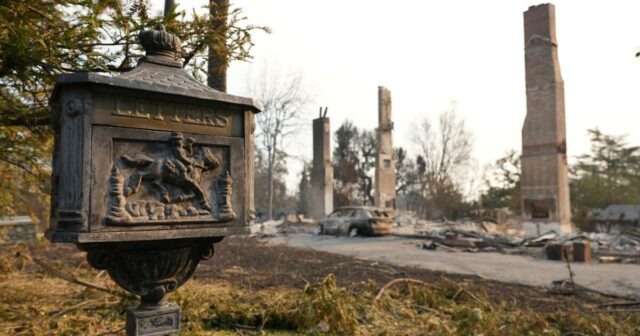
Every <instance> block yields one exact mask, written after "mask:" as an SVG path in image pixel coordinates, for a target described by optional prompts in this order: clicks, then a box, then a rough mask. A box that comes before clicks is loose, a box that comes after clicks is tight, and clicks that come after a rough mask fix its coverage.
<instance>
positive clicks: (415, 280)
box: [373, 278, 438, 302]
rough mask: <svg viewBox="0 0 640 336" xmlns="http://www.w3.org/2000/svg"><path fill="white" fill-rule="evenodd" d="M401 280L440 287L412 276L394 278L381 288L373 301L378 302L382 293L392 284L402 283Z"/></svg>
mask: <svg viewBox="0 0 640 336" xmlns="http://www.w3.org/2000/svg"><path fill="white" fill-rule="evenodd" d="M401 282H404V283H409V282H410V283H414V284H418V285H422V286H425V287H430V288H436V289H437V288H438V287H436V286H434V285H432V284H428V283H426V282H424V281H421V280H417V279H411V278H400V279H394V280H391V281H390V282H389V283H387V284H386V285H384V286H383V287H382V288H380V291H379V292H378V294H377V295H376V297H375V298H374V299H373V302H376V301H378V300H380V298H381V297H382V294H383V293H384V291H386V290H387V289H389V287H391V286H393V285H395V284H397V283H401Z"/></svg>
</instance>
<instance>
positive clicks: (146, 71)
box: [51, 57, 262, 113]
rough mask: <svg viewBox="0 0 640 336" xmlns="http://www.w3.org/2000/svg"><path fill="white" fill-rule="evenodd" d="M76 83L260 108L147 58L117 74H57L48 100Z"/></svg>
mask: <svg viewBox="0 0 640 336" xmlns="http://www.w3.org/2000/svg"><path fill="white" fill-rule="evenodd" d="M78 84H80V85H82V84H98V85H107V86H112V87H117V88H125V89H131V90H141V91H148V92H156V93H161V94H168V95H176V96H182V97H189V98H196V99H201V100H207V101H212V102H221V103H228V104H232V105H236V106H241V107H243V108H245V109H247V110H249V111H251V112H253V113H259V112H260V110H261V109H262V107H261V106H260V104H259V103H258V102H256V101H254V100H253V99H251V98H247V97H241V96H236V95H231V94H228V93H224V92H220V91H218V90H215V89H213V88H210V87H208V86H206V85H204V84H202V83H200V82H199V81H197V80H196V79H195V78H193V77H192V76H191V75H189V74H188V73H187V72H186V71H184V69H182V68H181V67H180V68H178V67H174V66H167V65H161V64H156V63H152V62H151V61H150V60H149V57H146V58H143V59H142V60H141V61H140V63H139V65H138V66H137V67H136V68H135V69H133V70H131V71H129V72H126V73H124V74H121V75H118V76H106V75H100V74H97V73H91V72H79V73H73V74H65V75H61V76H60V77H58V79H57V80H56V84H55V87H54V89H53V94H52V95H51V100H55V99H56V97H57V95H58V94H59V91H60V89H61V88H62V87H63V86H66V85H78Z"/></svg>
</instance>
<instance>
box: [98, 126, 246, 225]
mask: <svg viewBox="0 0 640 336" xmlns="http://www.w3.org/2000/svg"><path fill="white" fill-rule="evenodd" d="M163 153H164V155H161V156H160V157H158V155H157V154H156V155H150V154H145V153H138V154H135V155H128V154H123V155H120V156H119V157H118V160H117V161H118V162H116V163H114V165H113V167H112V170H111V175H110V178H109V187H110V188H109V195H108V196H109V202H108V206H107V215H106V216H105V221H106V223H108V224H112V225H122V224H134V223H143V222H144V223H148V222H150V221H151V222H158V221H159V222H165V221H176V220H192V219H194V218H208V219H211V218H212V216H213V215H212V212H213V210H212V206H211V204H210V203H209V200H208V199H207V193H206V192H205V189H204V187H203V185H202V183H203V181H202V176H203V173H205V172H211V175H212V176H213V177H214V178H213V182H210V183H209V185H208V186H207V187H209V188H211V187H215V188H216V192H215V195H213V196H212V197H211V198H212V199H213V200H214V201H217V204H216V205H217V207H216V208H217V209H218V213H217V216H215V217H217V219H219V220H223V221H228V220H233V219H235V217H236V214H235V212H234V211H233V207H232V205H231V193H232V186H231V184H232V183H233V180H232V179H231V176H230V175H229V172H228V171H227V172H224V173H222V167H221V164H220V161H219V159H218V158H217V157H216V155H215V154H214V153H213V152H212V151H211V149H209V148H208V147H206V146H196V145H195V140H194V139H193V138H187V139H186V140H185V139H184V137H183V135H182V134H181V133H177V132H174V133H171V135H170V136H169V139H168V141H167V148H166V151H163ZM118 163H119V164H118ZM118 166H120V167H121V168H118ZM123 170H126V171H127V172H130V173H129V176H128V177H127V178H126V179H125V178H124V176H123ZM221 173H222V174H221ZM219 177H221V178H219ZM216 180H218V183H215V181H216ZM145 181H146V182H147V183H146V184H144V185H146V186H147V189H148V190H147V194H148V195H154V197H153V198H152V199H149V197H148V196H145V197H142V196H138V197H133V196H134V195H136V194H137V193H140V191H141V186H142V185H143V182H145Z"/></svg>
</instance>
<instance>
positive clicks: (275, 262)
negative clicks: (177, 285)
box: [0, 237, 640, 335]
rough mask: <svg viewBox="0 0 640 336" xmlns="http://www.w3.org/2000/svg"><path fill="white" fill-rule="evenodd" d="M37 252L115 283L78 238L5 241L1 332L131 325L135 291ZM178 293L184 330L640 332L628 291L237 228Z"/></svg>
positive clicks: (78, 331)
mask: <svg viewBox="0 0 640 336" xmlns="http://www.w3.org/2000/svg"><path fill="white" fill-rule="evenodd" d="M34 260H40V261H39V262H44V263H46V264H48V265H50V266H52V267H54V268H55V269H57V270H59V271H60V272H63V273H66V274H72V275H74V276H77V277H78V278H81V279H86V280H88V281H89V282H93V283H96V284H98V285H101V286H108V287H111V288H114V287H115V284H113V282H112V281H111V280H110V279H109V278H108V276H107V275H106V274H104V272H99V271H96V270H93V269H91V268H90V267H89V266H88V264H87V262H86V260H85V254H84V253H83V252H81V251H79V250H78V249H77V248H76V247H75V246H73V245H66V244H56V245H53V244H49V243H46V242H42V243H38V244H35V245H33V246H31V247H27V246H25V245H15V246H7V247H1V246H0V270H2V272H0V293H2V297H0V312H2V311H4V312H5V313H0V334H3V331H5V332H6V333H5V334H8V335H13V334H20V335H58V334H64V335H89V334H103V335H107V334H109V335H122V334H123V326H124V319H123V316H124V315H123V314H124V309H125V308H126V307H128V306H131V305H133V304H135V300H134V301H132V300H131V299H121V297H122V295H124V294H118V295H119V296H114V295H113V292H110V293H109V294H108V293H105V292H101V291H95V290H89V289H87V288H85V287H83V286H79V285H77V284H71V283H69V282H67V281H65V280H62V279H60V278H59V277H56V276H51V274H50V273H49V272H48V271H46V269H45V268H42V267H41V266H38V265H37V264H36V263H34V262H33V261H34ZM331 274H333V276H330V275H331ZM399 278H410V279H414V280H415V281H414V283H416V282H417V283H420V284H422V285H418V286H413V287H412V286H409V285H407V284H406V283H405V284H404V285H402V283H399V282H395V283H396V284H398V285H396V286H394V289H393V290H392V289H389V290H388V291H386V292H385V294H384V295H382V293H383V291H384V288H385V287H383V286H384V285H385V284H389V283H390V281H392V280H394V279H399ZM45 288H46V290H42V289H45ZM120 293H122V292H120ZM376 294H377V295H376ZM381 295H382V296H381ZM119 297H120V299H119ZM378 297H380V300H379V301H378ZM169 299H170V300H172V301H174V302H178V303H179V304H180V306H181V307H182V308H183V310H184V315H183V318H182V322H181V323H184V329H183V332H181V333H180V334H181V335H230V334H242V335H246V334H247V331H248V332H249V334H251V335H254V334H255V335H258V334H260V335H294V334H299V333H301V332H304V333H311V334H323V333H326V332H329V334H344V335H350V334H354V333H353V331H354V330H360V331H362V332H361V333H358V334H362V335H383V334H384V335H417V334H425V332H424V331H425V330H432V331H433V332H432V333H427V334H435V335H453V334H455V335H468V334H477V333H478V332H479V331H483V332H485V331H487V330H492V331H491V332H488V333H485V334H488V335H489V334H490V335H494V334H495V335H512V334H522V332H523V331H531V330H537V331H536V332H534V334H537V333H538V332H542V331H545V330H554V332H553V333H551V334H553V335H564V334H566V333H567V332H574V331H577V332H579V333H578V334H593V331H594V330H596V331H598V332H597V334H605V335H633V334H637V332H638V331H640V330H637V326H638V325H639V324H638V315H637V313H634V312H635V311H637V310H634V309H636V308H635V307H636V306H637V303H631V304H628V302H629V301H625V300H622V299H620V298H612V297H608V296H603V295H598V294H594V293H591V292H583V291H580V292H578V293H576V294H575V295H570V296H560V295H552V294H549V293H547V292H546V291H545V289H543V288H539V287H531V286H524V285H517V284H508V283H501V282H497V281H491V280H486V279H482V278H479V277H477V276H469V275H452V274H446V273H442V272H437V271H430V270H427V269H421V268H414V267H410V266H397V265H392V264H389V263H386V262H380V261H371V260H363V259H358V258H356V257H350V256H344V255H339V254H332V253H328V252H322V251H315V250H312V249H305V248H296V247H292V246H287V245H271V244H269V243H267V242H266V241H264V240H259V239H256V238H252V237H228V238H226V239H225V240H224V241H223V242H221V243H220V244H217V245H216V254H215V255H214V257H213V258H211V259H210V260H208V261H205V262H202V263H201V264H200V266H199V268H198V270H197V272H196V274H195V276H194V280H192V281H189V282H188V283H187V284H185V285H184V286H183V287H182V288H181V289H179V290H178V291H177V292H176V293H172V294H171V295H170V297H169ZM612 302H617V303H620V302H626V303H624V304H623V305H622V306H624V307H623V308H624V309H623V310H621V309H615V308H611V307H603V306H601V305H602V304H608V303H612ZM300 307H302V308H300ZM436 322H437V323H436ZM390 328H391V329H393V330H395V331H393V330H392V331H389V330H391V329H390ZM394 328H395V329H394ZM322 330H325V331H322ZM332 330H334V331H335V332H331V331H332ZM599 331H608V332H604V333H601V332H599ZM283 332H284V333H283Z"/></svg>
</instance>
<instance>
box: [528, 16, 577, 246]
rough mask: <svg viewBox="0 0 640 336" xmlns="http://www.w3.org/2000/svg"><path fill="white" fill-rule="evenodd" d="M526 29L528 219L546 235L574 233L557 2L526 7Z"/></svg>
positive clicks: (537, 229)
mask: <svg viewBox="0 0 640 336" xmlns="http://www.w3.org/2000/svg"><path fill="white" fill-rule="evenodd" d="M524 33H525V34H524V42H525V68H526V88H527V116H526V118H525V121H524V126H523V127H522V160H521V164H522V176H521V196H522V214H523V220H524V222H525V225H526V226H534V227H535V229H536V231H537V233H540V234H541V233H545V232H547V231H550V230H555V231H558V232H571V231H572V230H573V227H572V224H571V208H570V201H569V182H568V176H567V175H568V169H567V154H566V153H567V142H566V125H565V111H564V81H563V80H562V75H561V74H560V64H559V61H558V43H557V39H556V27H555V7H554V5H552V4H543V5H538V6H532V7H530V8H529V9H528V10H527V11H526V12H524ZM528 223H531V224H528ZM525 230H526V229H525Z"/></svg>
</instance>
